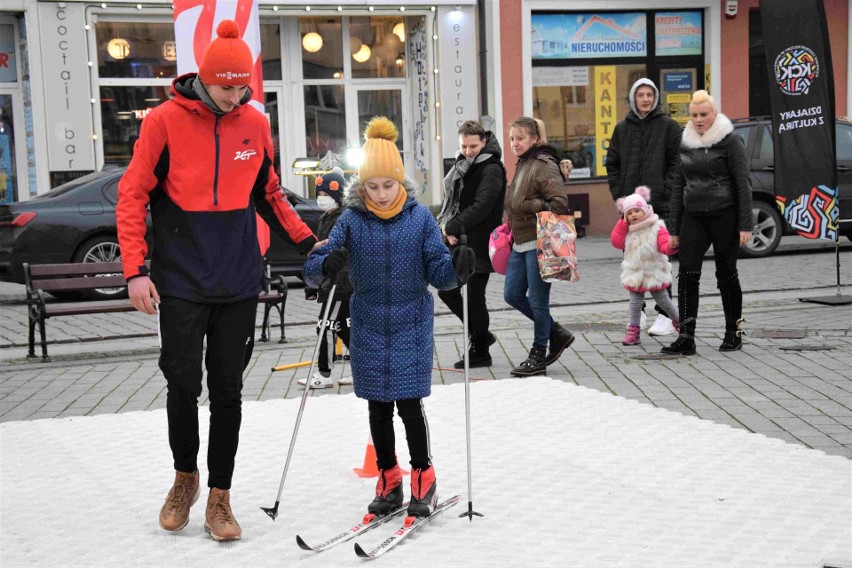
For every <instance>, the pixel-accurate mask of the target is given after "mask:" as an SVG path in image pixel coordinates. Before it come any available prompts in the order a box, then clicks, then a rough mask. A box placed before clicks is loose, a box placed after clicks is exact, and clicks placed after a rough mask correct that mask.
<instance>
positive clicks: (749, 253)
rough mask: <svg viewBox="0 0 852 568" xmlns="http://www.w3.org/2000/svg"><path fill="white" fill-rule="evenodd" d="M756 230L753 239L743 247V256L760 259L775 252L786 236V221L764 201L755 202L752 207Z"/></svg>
mask: <svg viewBox="0 0 852 568" xmlns="http://www.w3.org/2000/svg"><path fill="white" fill-rule="evenodd" d="M752 213H753V215H754V229H752V239H751V242H749V243H748V244H747V245H746V246H745V247H743V256H745V257H748V258H760V257H764V256H768V255H770V254H772V253H773V252H775V249H777V248H778V243H780V242H781V237H782V236H783V234H784V219H782V218H781V213H779V212H778V209H777V208H775V206H773V205H770V204H769V203H765V202H763V201H755V202H754V204H753V205H752Z"/></svg>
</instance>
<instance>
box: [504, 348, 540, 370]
mask: <svg viewBox="0 0 852 568" xmlns="http://www.w3.org/2000/svg"><path fill="white" fill-rule="evenodd" d="M546 358H547V350H546V349H544V348H543V347H542V348H538V347H533V348H532V349H530V356H529V357H527V358H526V359H525V360H524V362H523V363H521V364H520V365H518V366H517V367H515V368H514V369H512V373H511V374H512V375H513V376H515V377H531V376H533V375H543V374H544V373H546V372H547V360H546Z"/></svg>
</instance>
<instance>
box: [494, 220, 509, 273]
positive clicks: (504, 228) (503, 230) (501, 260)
mask: <svg viewBox="0 0 852 568" xmlns="http://www.w3.org/2000/svg"><path fill="white" fill-rule="evenodd" d="M514 242H515V237H514V236H513V235H512V229H511V227H509V224H508V223H503V224H502V225H500V226H499V227H497V228H496V229H494V230H493V231H491V237H489V239H488V256H489V257H490V258H491V266H493V267H494V272H496V273H497V274H506V269H507V268H508V267H509V255H510V254H512V244H513V243H514Z"/></svg>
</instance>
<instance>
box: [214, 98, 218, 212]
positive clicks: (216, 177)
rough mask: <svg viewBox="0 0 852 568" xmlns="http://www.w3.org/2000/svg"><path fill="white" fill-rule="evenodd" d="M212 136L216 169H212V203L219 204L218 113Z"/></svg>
mask: <svg viewBox="0 0 852 568" xmlns="http://www.w3.org/2000/svg"><path fill="white" fill-rule="evenodd" d="M213 137H214V138H215V139H216V169H215V170H214V171H213V205H219V115H218V114H217V115H216V124H215V125H214V126H213Z"/></svg>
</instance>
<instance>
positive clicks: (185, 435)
mask: <svg viewBox="0 0 852 568" xmlns="http://www.w3.org/2000/svg"><path fill="white" fill-rule="evenodd" d="M216 31H217V35H218V37H217V38H216V39H214V40H213V42H211V44H210V46H209V47H208V48H207V51H206V52H205V54H204V57H203V59H202V62H201V66H200V67H199V72H198V74H195V73H191V74H188V75H183V76H181V77H178V78H177V79H175V81H174V82H173V83H172V88H171V93H172V99H171V100H169V101H167V102H165V103H163V104H162V105H160V106H159V107H157V108H156V109H154V110H153V111H152V112H151V113H150V114H149V115H148V116H146V117H145V120H144V121H143V122H142V128H141V132H140V136H139V140H138V141H137V142H136V145H135V147H134V153H133V159H132V160H131V162H130V166H129V167H128V168H127V173H125V174H124V177H123V178H122V179H121V183H120V184H119V199H118V207H117V211H116V215H117V219H118V239H119V243H120V245H121V253H122V263H123V265H124V266H123V268H124V276H125V278H127V283H128V291H129V294H130V301H131V302H132V303H133V305H134V307H136V309H137V310H139V311H140V312H143V313H146V314H151V315H154V314H156V313H158V312H159V328H160V336H161V352H160V369H161V370H162V372H163V375H164V376H165V378H166V382H167V385H168V394H167V399H166V409H167V414H168V423H169V445H170V446H171V450H172V455H173V457H174V467H175V470H176V475H175V482H174V485H173V487H172V489H171V491H170V492H169V494H168V497H167V498H166V502H165V504H164V505H163V508H162V509H161V511H160V526H161V527H162V528H163V529H165V530H168V531H178V530H180V529H182V528H183V527H185V526H186V524H187V522H188V521H189V509H190V507H191V506H192V505H193V503H195V501H196V500H197V499H198V496H199V493H200V487H199V473H198V468H197V463H196V462H197V455H198V448H199V435H198V397H199V395H200V394H201V380H202V374H203V371H202V364H201V363H202V356H203V344H204V341H205V338H206V341H207V353H206V357H205V364H206V367H207V386H208V389H209V391H210V436H209V445H208V450H207V469H208V482H207V485H208V486H209V487H210V493H209V496H208V499H207V510H206V518H205V523H204V526H205V529H206V530H207V532H208V533H210V534H211V536H212V537H213V538H214V539H216V540H236V539H239V538H240V535H241V529H240V525H239V524H238V523H237V521H236V520H235V519H234V516H233V513H232V511H231V506H230V489H231V476H232V474H233V470H234V457H235V455H236V452H237V444H238V441H239V430H240V421H241V416H242V415H241V390H242V373H243V357H244V354H245V350H246V346H247V345H248V344H249V343H250V342H251V341H252V340H253V338H254V328H255V315H256V312H257V297H258V294H259V293H260V289H261V278H262V270H263V269H262V264H261V255H260V248H259V245H258V242H257V227H256V221H255V211H257V213H259V214H260V215H261V216H262V217H263V218H264V219H265V220H266V221H267V222H268V223H269V225H270V227H271V228H272V229H273V230H275V231H276V232H278V233H279V234H280V235H281V236H282V237H283V238H285V239H287V240H290V241H292V242H294V243H295V244H296V247H297V248H298V249H299V250H300V251H301V252H303V253H308V252H309V251H310V250H312V248H313V247H314V245H315V244H316V237H315V236H314V234H313V232H311V230H310V228H308V226H307V225H305V223H304V222H303V221H302V220H301V219H300V218H299V216H298V215H297V214H296V212H295V211H294V210H293V209H292V208H291V207H290V205H289V204H288V203H287V201H286V200H285V199H284V198H283V196H282V193H281V189H280V187H279V180H278V176H277V175H276V174H275V172H274V171H273V167H272V155H273V149H272V138H271V136H270V129H269V123H268V122H267V120H266V118H265V117H264V116H263V115H262V114H261V113H260V112H258V111H257V110H255V109H254V108H253V107H252V106H251V105H248V104H246V103H247V102H248V101H249V100H250V99H251V92H250V91H249V89H248V84H249V82H250V81H251V73H252V69H253V67H254V65H253V64H254V61H253V58H252V55H251V51H250V50H249V47H248V45H246V43H245V42H244V41H243V40H242V39H240V37H239V30H238V28H237V24H236V23H234V22H233V21H230V20H225V21H223V22H222V23H221V24H220V25H219V28H218V29H217V30H216ZM149 204H150V208H151V217H152V219H153V225H154V230H153V247H152V255H151V270H150V273H149V271H148V269H147V267H146V266H145V256H146V253H147V246H146V243H145V231H146V226H145V216H146V209H147V207H148V205H149Z"/></svg>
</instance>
